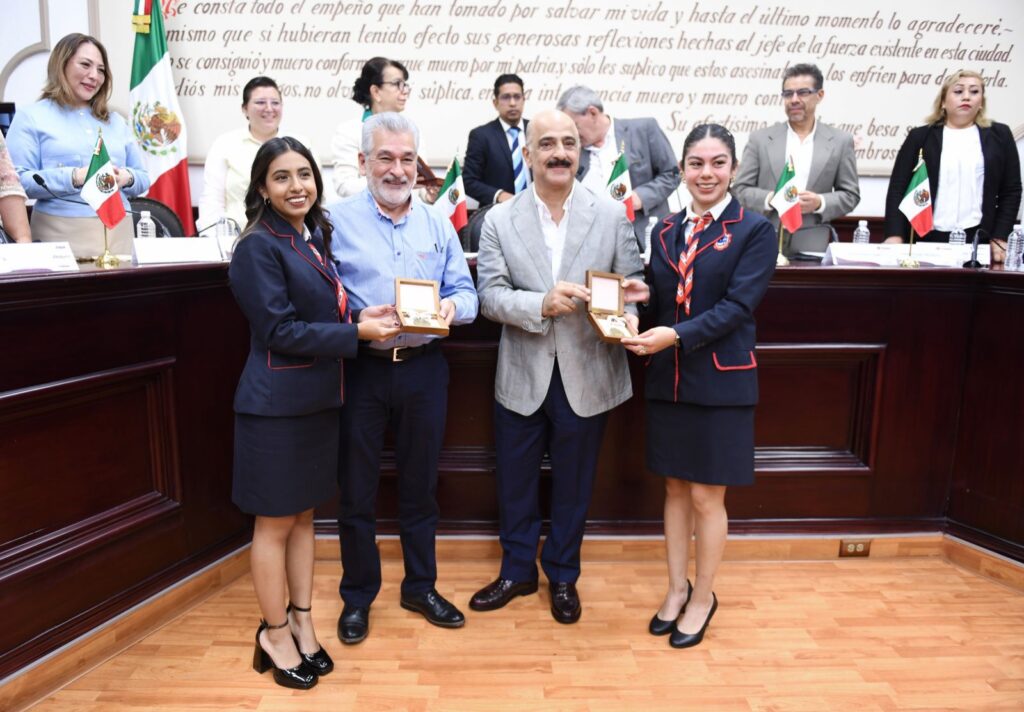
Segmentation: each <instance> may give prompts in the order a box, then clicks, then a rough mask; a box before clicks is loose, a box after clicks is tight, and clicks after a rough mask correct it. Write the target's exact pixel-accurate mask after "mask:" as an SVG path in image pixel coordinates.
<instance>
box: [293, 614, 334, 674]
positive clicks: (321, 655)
mask: <svg viewBox="0 0 1024 712" xmlns="http://www.w3.org/2000/svg"><path fill="white" fill-rule="evenodd" d="M292 611H298V612H299V613H309V611H310V609H308V608H299V607H298V606H296V605H295V604H294V603H290V602H289V603H288V608H287V609H285V613H291V612H292ZM292 640H294V641H295V649H296V650H298V651H299V655H301V656H302V659H303V660H305V661H306V663H307V664H308V665H309V666H310V667H311V668H313V670H314V671H315V672H316V674H317V675H320V676H323V675H326V674H327V673H329V672H331V671H332V670H333V669H334V661H333V660H331V656H330V655H328V654H327V651H326V650H324V647H323V646H322V645H321V646H319V647H318V648H317V651H316V652H315V653H304V652H302V648H301V647H299V639H298V638H296V637H295V633H292Z"/></svg>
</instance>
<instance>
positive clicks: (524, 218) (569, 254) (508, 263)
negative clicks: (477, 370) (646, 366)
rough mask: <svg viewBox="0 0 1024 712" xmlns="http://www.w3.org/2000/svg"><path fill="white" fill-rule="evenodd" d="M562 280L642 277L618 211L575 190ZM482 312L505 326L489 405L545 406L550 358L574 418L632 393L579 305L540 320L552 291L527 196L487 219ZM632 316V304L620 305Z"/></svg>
mask: <svg viewBox="0 0 1024 712" xmlns="http://www.w3.org/2000/svg"><path fill="white" fill-rule="evenodd" d="M563 219H564V220H568V221H569V224H568V227H567V234H566V238H565V246H564V249H563V252H562V263H561V268H560V273H559V275H558V279H559V281H567V282H575V283H577V284H586V272H587V270H588V269H590V270H600V271H603V272H616V273H618V274H621V275H624V276H628V277H638V278H641V279H642V278H643V268H644V266H643V262H641V260H640V254H639V252H638V250H637V243H636V239H635V237H634V235H633V230H632V228H631V226H630V224H629V221H628V220H626V217H625V215H624V214H623V212H622V208H621V207H619V206H617V205H615V204H614V203H612V202H611V201H608V200H604V199H603V198H601V197H599V196H597V195H595V194H594V193H592V192H591V191H589V190H588V189H586V188H584V187H583V186H582V185H580V184H579V183H577V184H576V190H575V193H574V194H573V200H572V205H571V207H570V208H569V214H568V215H567V216H566V217H564V218H563ZM476 270H477V291H478V292H479V294H480V313H481V314H483V315H484V316H486V317H487V318H488V319H490V320H492V321H496V322H498V323H500V324H502V325H503V326H502V331H501V343H500V344H499V346H498V373H497V376H496V378H495V383H494V397H495V398H496V399H497V401H498V402H499V403H501V404H502V405H503V406H505V407H506V408H508V409H509V410H511V411H514V412H516V413H520V414H522V415H529V414H531V413H534V412H536V411H537V409H538V408H540V407H541V405H542V403H543V402H544V398H545V396H546V395H547V392H548V387H549V385H550V383H551V374H552V373H553V370H552V369H553V366H554V364H555V360H556V357H557V363H558V370H559V372H560V374H561V376H562V383H563V385H564V386H565V394H566V396H567V397H568V400H569V405H570V406H571V407H572V409H573V411H574V412H575V413H576V414H577V415H579V416H581V417H590V416H593V415H597V414H598V413H603V412H604V411H606V410H610V409H612V408H614V407H615V406H616V405H618V404H619V403H622V402H623V401H625V400H627V399H628V398H629V397H630V396H631V395H632V394H633V388H632V385H631V384H630V380H629V369H628V368H627V366H626V351H625V349H623V347H622V346H620V345H618V344H606V343H604V342H603V341H601V340H600V339H599V338H598V336H597V332H596V331H594V328H593V327H592V326H591V325H590V323H589V322H588V321H587V315H586V306H585V305H580V307H579V308H578V309H577V310H576V311H575V312H573V313H571V314H567V315H565V316H560V317H556V318H543V317H541V314H540V312H541V304H542V303H543V301H544V295H545V294H547V292H548V291H549V290H550V289H551V288H552V287H554V286H555V280H554V279H553V278H552V275H551V258H550V253H549V251H548V248H547V246H546V245H545V243H544V235H543V233H542V232H541V226H540V217H539V216H538V214H537V199H536V197H535V196H534V191H533V190H527V191H525V192H523V193H520V194H519V195H517V196H516V197H515V198H513V199H512V200H509V201H506V202H504V203H501V204H499V205H496V206H495V207H493V208H491V209H490V210H489V211H488V212H487V216H486V217H485V219H484V228H483V232H482V234H481V236H480V251H479V253H478V255H477V267H476ZM627 308H628V309H630V311H633V312H634V313H635V310H634V309H633V307H632V305H630V306H629V307H627Z"/></svg>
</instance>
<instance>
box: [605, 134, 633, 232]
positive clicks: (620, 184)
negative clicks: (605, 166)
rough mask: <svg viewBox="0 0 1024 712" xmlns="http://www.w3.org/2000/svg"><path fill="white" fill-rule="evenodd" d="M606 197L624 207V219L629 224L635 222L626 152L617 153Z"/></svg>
mask: <svg viewBox="0 0 1024 712" xmlns="http://www.w3.org/2000/svg"><path fill="white" fill-rule="evenodd" d="M608 195H610V196H611V198H612V200H617V201H618V202H620V203H622V204H623V205H625V206H626V217H627V218H629V221H630V222H633V221H634V220H636V213H635V212H634V211H633V183H632V181H630V180H629V164H628V163H626V152H625V151H622V152H620V153H619V157H618V158H617V159H615V165H614V166H612V177H611V178H609V179H608Z"/></svg>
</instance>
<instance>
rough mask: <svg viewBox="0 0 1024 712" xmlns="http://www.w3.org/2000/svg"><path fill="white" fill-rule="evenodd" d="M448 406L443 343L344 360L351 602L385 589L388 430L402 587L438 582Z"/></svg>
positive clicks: (343, 466)
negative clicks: (418, 352)
mask: <svg viewBox="0 0 1024 712" xmlns="http://www.w3.org/2000/svg"><path fill="white" fill-rule="evenodd" d="M447 408H448V363H447V361H445V358H444V356H443V354H442V353H441V350H440V349H439V348H435V349H434V350H432V351H430V352H429V353H427V354H425V355H423V356H420V357H419V358H415V359H412V360H409V361H406V362H404V363H392V362H390V361H387V360H384V359H378V358H373V357H367V356H360V357H359V358H356V359H352V360H348V361H346V362H345V405H344V407H343V408H342V409H341V446H340V447H341V452H340V455H339V458H338V487H339V489H340V490H341V503H340V506H339V508H338V532H339V538H340V539H341V565H342V568H343V569H344V570H343V572H342V577H341V585H340V586H339V592H340V593H341V597H342V599H343V600H344V601H345V603H346V604H349V605H351V606H360V607H363V606H369V605H370V604H371V603H372V602H373V600H374V599H375V598H376V597H377V593H378V592H379V591H380V584H381V576H380V553H379V552H378V550H377V541H376V537H377V517H376V511H377V485H378V483H379V481H380V454H381V448H382V447H383V445H384V432H385V430H386V429H387V428H388V426H390V427H391V431H392V433H393V434H394V438H395V457H396V461H397V462H396V464H397V466H398V521H399V531H400V534H401V543H402V557H403V559H404V563H405V578H404V579H403V581H402V593H403V594H407V595H414V594H419V593H424V592H426V591H429V590H430V589H432V588H433V587H434V583H435V581H436V580H437V559H436V557H435V553H434V533H435V531H436V529H437V520H438V515H439V512H438V506H437V460H438V455H439V454H440V452H441V439H442V437H443V435H444V425H445V414H446V413H447Z"/></svg>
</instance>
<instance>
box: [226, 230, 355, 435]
mask: <svg viewBox="0 0 1024 712" xmlns="http://www.w3.org/2000/svg"><path fill="white" fill-rule="evenodd" d="M313 241H314V243H315V244H317V245H318V246H319V247H318V249H319V251H320V254H321V255H323V241H322V239H321V235H320V232H319V230H318V231H316V232H315V233H313ZM228 277H229V279H230V282H231V291H232V292H234V295H235V300H236V301H237V302H238V306H239V307H241V309H242V312H243V313H244V314H245V317H246V319H248V320H249V329H250V331H251V334H252V335H251V338H250V340H249V356H248V358H247V359H246V362H245V368H244V369H243V370H242V376H241V378H240V379H239V381H238V389H237V390H236V391H235V412H238V413H248V414H252V415H266V416H293V415H308V414H310V413H316V412H318V411H321V410H326V409H328V408H339V407H341V404H342V401H343V399H344V394H343V393H342V384H343V383H344V380H343V379H342V368H343V362H342V359H344V358H351V357H353V356H355V355H356V349H357V347H358V343H359V342H358V335H357V327H356V325H355V324H349V323H341V320H340V318H339V313H338V299H337V279H338V278H337V274H336V273H335V271H334V270H333V265H329V266H327V267H325V266H324V265H323V264H321V263H320V261H319V260H318V259H317V257H316V255H315V254H314V253H313V250H312V249H310V246H309V245H308V244H307V243H306V241H305V240H304V239H303V237H302V235H300V234H299V233H298V232H296V231H295V228H293V227H292V226H291V225H289V224H288V223H287V222H286V221H285V220H283V219H282V218H281V217H280V216H278V215H277V214H276V213H274V212H273V211H271V210H268V211H267V213H266V216H265V217H264V218H263V220H261V222H260V223H259V225H258V226H257V227H256V228H254V229H253V231H252V232H250V233H249V234H247V235H245V236H244V237H243V238H242V239H241V240H240V241H239V242H238V245H237V246H236V247H235V252H234V255H233V256H232V258H231V266H230V267H229V268H228Z"/></svg>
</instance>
